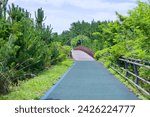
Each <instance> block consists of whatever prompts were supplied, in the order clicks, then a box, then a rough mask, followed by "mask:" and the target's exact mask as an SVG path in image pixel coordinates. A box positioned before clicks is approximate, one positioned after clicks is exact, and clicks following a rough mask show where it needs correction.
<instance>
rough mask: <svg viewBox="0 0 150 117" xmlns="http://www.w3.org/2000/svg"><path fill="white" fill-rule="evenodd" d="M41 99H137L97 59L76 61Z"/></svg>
mask: <svg viewBox="0 0 150 117" xmlns="http://www.w3.org/2000/svg"><path fill="white" fill-rule="evenodd" d="M41 99H47V100H137V99H138V98H137V97H136V96H135V95H134V94H133V93H132V92H131V91H129V89H128V88H126V87H125V86H124V85H123V84H122V83H121V82H120V81H119V80H118V79H117V78H116V77H115V76H114V75H112V74H111V73H110V72H109V71H108V70H107V69H106V68H105V67H104V66H103V65H102V64H100V63H98V62H96V61H76V62H75V64H74V65H73V66H72V67H71V69H70V70H69V71H68V72H67V73H66V74H65V75H64V76H63V77H62V78H61V79H60V81H59V82H58V83H57V84H56V85H54V87H53V88H51V89H50V90H49V91H48V92H47V93H46V94H45V95H44V96H43V97H42V98H41Z"/></svg>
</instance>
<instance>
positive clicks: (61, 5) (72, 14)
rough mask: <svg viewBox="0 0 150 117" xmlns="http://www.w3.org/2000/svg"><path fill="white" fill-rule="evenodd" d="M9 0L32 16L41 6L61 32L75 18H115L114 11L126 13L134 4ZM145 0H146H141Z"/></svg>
mask: <svg viewBox="0 0 150 117" xmlns="http://www.w3.org/2000/svg"><path fill="white" fill-rule="evenodd" d="M117 1H118V0H114V1H113V0H110V1H109V0H9V3H12V2H14V3H15V4H17V5H19V6H21V7H23V8H25V9H27V10H28V11H30V12H31V13H32V17H34V11H36V10H37V8H40V7H42V8H43V9H44V12H45V15H46V16H47V19H46V21H45V23H46V24H47V25H48V24H52V27H53V28H54V31H57V32H59V33H60V32H61V31H63V30H66V29H68V28H69V26H70V24H71V23H72V22H75V21H77V20H85V21H88V22H90V21H91V20H93V19H95V20H115V19H116V15H115V11H117V12H119V13H121V14H123V15H126V14H127V11H128V10H129V9H132V8H134V7H135V6H136V0H126V1H125V0H124V1H123V2H117ZM142 1H147V0H142Z"/></svg>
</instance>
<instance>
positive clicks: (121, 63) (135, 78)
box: [111, 57, 150, 96]
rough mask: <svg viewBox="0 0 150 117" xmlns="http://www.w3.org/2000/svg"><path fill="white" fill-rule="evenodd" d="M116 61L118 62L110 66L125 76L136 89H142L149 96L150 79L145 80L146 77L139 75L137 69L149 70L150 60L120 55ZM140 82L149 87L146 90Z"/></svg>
mask: <svg viewBox="0 0 150 117" xmlns="http://www.w3.org/2000/svg"><path fill="white" fill-rule="evenodd" d="M117 63H118V64H114V63H113V64H112V67H111V68H112V69H113V70H115V71H116V72H117V73H119V74H120V75H121V76H123V77H124V78H126V79H127V80H128V81H129V82H130V83H132V84H133V85H135V86H136V87H137V88H138V89H140V90H141V91H143V92H144V93H145V94H146V95H148V96H150V80H146V79H147V78H143V77H141V76H139V70H140V68H141V67H142V68H144V69H146V70H148V71H149V72H150V62H148V61H144V60H140V59H134V58H125V57H122V58H119V60H118V62H117ZM119 69H120V70H122V71H120V70H119ZM123 72H124V73H123ZM131 76H132V78H131ZM148 77H150V76H148ZM140 84H146V87H149V89H148V90H147V89H146V88H144V87H143V85H140Z"/></svg>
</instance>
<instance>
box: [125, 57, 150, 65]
mask: <svg viewBox="0 0 150 117" xmlns="http://www.w3.org/2000/svg"><path fill="white" fill-rule="evenodd" d="M122 58H124V59H128V60H131V61H135V62H142V63H145V64H149V65H150V62H149V61H146V60H140V59H135V58H126V57H122Z"/></svg>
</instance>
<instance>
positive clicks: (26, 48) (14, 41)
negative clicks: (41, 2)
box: [0, 0, 71, 94]
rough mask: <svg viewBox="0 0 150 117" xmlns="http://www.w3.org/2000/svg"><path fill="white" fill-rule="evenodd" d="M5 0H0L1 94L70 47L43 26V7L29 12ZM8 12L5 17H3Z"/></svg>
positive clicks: (48, 64) (63, 56)
mask: <svg viewBox="0 0 150 117" xmlns="http://www.w3.org/2000/svg"><path fill="white" fill-rule="evenodd" d="M7 2H8V0H2V1H0V94H1V93H3V94H4V93H7V92H8V91H9V88H10V86H11V85H17V83H18V81H19V80H25V79H27V78H31V77H34V76H35V75H36V74H37V73H38V72H39V71H41V70H43V69H44V68H47V67H49V66H51V65H53V64H56V63H58V62H60V61H62V60H64V59H65V58H66V57H67V56H68V53H69V51H70V49H71V48H70V47H68V46H62V43H61V42H56V41H57V40H55V34H53V33H52V28H51V26H47V27H46V26H45V25H44V24H43V21H44V20H45V16H44V11H43V10H42V8H39V9H38V10H37V12H35V17H36V20H35V21H34V20H33V19H32V18H31V14H30V13H29V12H28V11H26V10H24V9H22V8H20V7H19V6H15V5H14V4H12V5H9V7H8V9H7ZM6 14H8V17H6Z"/></svg>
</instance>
